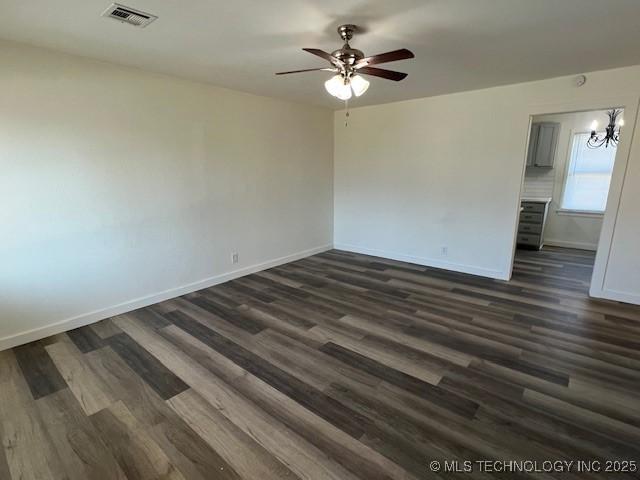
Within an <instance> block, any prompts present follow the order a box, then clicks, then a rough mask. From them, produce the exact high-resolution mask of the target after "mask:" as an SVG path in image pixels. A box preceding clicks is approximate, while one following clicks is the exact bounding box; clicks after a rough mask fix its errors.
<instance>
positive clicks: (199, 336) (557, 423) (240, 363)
mask: <svg viewBox="0 0 640 480" xmlns="http://www.w3.org/2000/svg"><path fill="white" fill-rule="evenodd" d="M592 263H593V255H592V254H590V253H587V252H581V251H576V250H563V249H545V250H543V251H541V252H528V251H519V252H518V255H517V259H516V263H515V273H514V275H513V279H512V281H510V282H501V281H494V280H489V279H484V278H479V277H475V276H471V275H465V274H457V273H452V272H446V271H443V270H437V269H432V268H425V267H421V266H417V265H411V264H407V263H402V262H396V261H390V260H385V259H380V258H375V257H368V256H364V255H357V254H351V253H346V252H341V251H330V252H326V253H323V254H320V255H316V256H313V257H309V258H306V259H304V260H300V261H297V262H293V263H290V264H287V265H284V266H281V267H277V268H272V269H270V270H267V271H264V272H261V273H256V274H253V275H250V276H247V277H244V278H241V279H237V280H234V281H231V282H228V283H225V284H222V285H218V286H215V287H212V288H209V289H206V290H202V291H199V292H197V293H193V294H189V295H185V296H184V297H181V298H178V299H173V300H170V301H166V302H163V303H161V304H157V305H153V306H151V307H148V308H144V309H141V310H137V311H134V312H131V313H128V314H126V315H120V316H117V317H114V318H111V319H108V320H104V321H102V322H99V323H97V324H94V325H91V326H88V327H84V328H80V329H77V330H74V331H70V332H68V333H66V334H62V335H57V336H54V337H51V338H48V339H46V340H42V341H38V342H34V343H31V344H28V345H24V346H21V347H19V348H15V349H13V350H8V351H4V352H0V420H1V424H0V439H1V441H2V446H3V449H2V450H0V479H2V480H9V479H11V480H18V479H20V480H30V479H46V480H49V479H78V480H100V479H129V480H137V479H155V478H158V479H160V478H161V479H188V480H196V479H197V480H211V479H258V480H269V479H277V480H281V479H313V480H319V479H336V480H353V479H362V480H382V479H426V478H470V477H473V478H494V477H495V478H527V477H528V478H551V477H552V476H554V475H556V474H550V473H549V474H548V473H535V474H527V473H519V474H514V473H483V472H479V471H474V472H473V473H472V474H470V473H460V472H458V473H446V474H445V473H444V472H440V473H433V472H431V471H430V470H429V463H430V462H431V461H433V460H439V461H445V460H446V461H453V460H460V461H462V460H469V461H474V460H481V459H487V460H489V459H495V460H525V459H528V460H532V461H539V462H542V461H544V460H558V459H564V460H593V459H600V460H605V459H609V460H613V459H619V460H635V461H638V460H640V458H639V456H640V454H639V452H640V399H639V396H638V395H639V393H640V308H639V307H634V306H630V305H624V304H619V303H615V302H607V301H596V300H591V299H589V298H588V297H587V295H586V292H587V286H588V282H589V279H590V274H591V270H592ZM79 294H81V292H79ZM557 476H559V477H561V478H602V474H597V473H577V472H572V473H565V474H561V475H557ZM632 476H633V475H630V474H624V473H620V474H616V475H614V476H612V477H611V478H631V477H632Z"/></svg>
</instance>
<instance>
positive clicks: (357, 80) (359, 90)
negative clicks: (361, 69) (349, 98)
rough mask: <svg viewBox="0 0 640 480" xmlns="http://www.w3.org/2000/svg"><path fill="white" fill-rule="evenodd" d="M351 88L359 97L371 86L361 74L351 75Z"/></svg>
mask: <svg viewBox="0 0 640 480" xmlns="http://www.w3.org/2000/svg"><path fill="white" fill-rule="evenodd" d="M351 88H352V89H353V93H354V94H355V96H356V97H359V96H360V95H362V94H363V93H364V92H366V91H367V89H368V88H369V81H368V80H367V79H366V78H364V77H362V76H360V75H354V76H353V77H351Z"/></svg>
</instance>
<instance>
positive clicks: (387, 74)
mask: <svg viewBox="0 0 640 480" xmlns="http://www.w3.org/2000/svg"><path fill="white" fill-rule="evenodd" d="M358 73H364V74H365V75H373V76H374V77H381V78H386V79H387V80H394V81H396V82H399V81H400V80H402V79H403V78H405V77H406V76H407V74H406V73H402V72H394V71H393V70H385V69H384V68H374V67H362V68H359V69H358Z"/></svg>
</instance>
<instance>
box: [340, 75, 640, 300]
mask: <svg viewBox="0 0 640 480" xmlns="http://www.w3.org/2000/svg"><path fill="white" fill-rule="evenodd" d="M613 90H615V92H614V91H613ZM612 95H615V96H616V98H621V97H624V98H627V99H629V98H630V99H631V103H633V104H634V105H633V109H632V110H633V111H634V112H635V110H636V107H637V102H638V96H639V95H640V66H635V67H629V68H622V69H615V70H608V71H602V72H593V73H589V74H587V83H586V84H585V85H584V86H583V87H576V86H575V85H574V84H573V82H572V78H571V77H563V78H556V79H550V80H544V81H538V82H530V83H523V84H518V85H510V86H506V87H497V88H491V89H486V90H478V91H472V92H464V93H459V94H453V95H443V96H439V97H432V98H424V99H417V100H409V101H405V102H398V103H392V104H387V105H378V106H372V107H362V108H355V109H353V110H352V111H351V116H350V121H349V126H348V127H346V128H345V126H344V121H343V115H344V112H336V114H335V142H336V146H335V158H334V161H335V186H334V190H335V205H334V208H335V227H334V231H335V236H334V242H335V245H336V246H337V247H338V248H344V249H347V250H353V251H361V252H365V253H371V254H374V255H381V256H387V257H393V258H398V259H403V260H408V261H414V262H416V263H421V264H425V265H432V266H438V267H443V268H449V269H453V270H458V271H463V272H469V273H475V274H480V275H486V276H490V277H496V278H507V277H508V276H509V273H510V268H511V258H512V252H513V241H514V233H515V228H516V222H517V209H518V203H519V201H518V199H519V193H520V185H521V179H522V175H523V170H524V152H525V145H526V140H527V135H528V124H529V119H530V115H531V114H532V113H538V114H539V113H552V112H561V111H570V110H571V109H569V108H567V105H571V104H574V105H575V107H576V108H575V110H585V109H599V108H605V107H608V106H611V105H610V102H611V98H612V97H611V96H612ZM626 121H627V125H629V128H627V129H626V131H627V132H628V133H627V135H629V136H628V137H627V142H629V141H630V139H631V135H630V134H631V132H632V130H633V125H634V118H629V116H628V115H627V116H626ZM633 142H634V143H633V145H632V147H631V149H632V150H631V155H630V159H629V165H628V169H627V172H626V178H625V180H624V185H623V189H622V196H621V203H620V208H619V211H614V212H612V215H613V216H614V217H616V218H614V219H613V220H615V222H611V225H613V223H615V232H614V234H613V241H612V244H611V255H610V257H609V258H608V263H607V264H606V266H605V267H606V275H605V272H604V270H605V268H603V269H600V270H599V272H600V273H601V274H602V275H604V277H603V281H602V285H601V286H599V287H598V288H600V287H602V290H603V292H604V293H603V295H604V296H608V297H609V298H614V297H615V298H618V299H624V300H626V301H633V302H636V303H640V254H639V253H638V249H637V245H638V244H639V243H640V214H639V211H638V209H639V207H638V205H640V144H639V143H640V140H638V136H637V135H636V136H635V138H634V139H633ZM623 174H624V172H623ZM614 210H615V209H614ZM612 228H613V227H612ZM443 247H445V248H446V249H447V250H446V252H447V253H446V254H444V253H443ZM605 260H606V259H605ZM601 293H602V292H601Z"/></svg>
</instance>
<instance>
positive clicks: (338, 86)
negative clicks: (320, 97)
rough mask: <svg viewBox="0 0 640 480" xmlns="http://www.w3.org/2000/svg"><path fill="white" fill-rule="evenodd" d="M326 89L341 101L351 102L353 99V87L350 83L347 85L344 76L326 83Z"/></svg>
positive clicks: (337, 76)
mask: <svg viewBox="0 0 640 480" xmlns="http://www.w3.org/2000/svg"><path fill="white" fill-rule="evenodd" d="M324 88H326V89H327V92H329V93H330V94H331V95H333V96H334V97H337V98H339V99H340V100H349V99H350V98H351V87H350V86H349V84H348V83H347V84H345V81H344V78H343V77H342V75H336V76H334V77H332V78H330V79H329V80H327V81H326V82H324Z"/></svg>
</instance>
